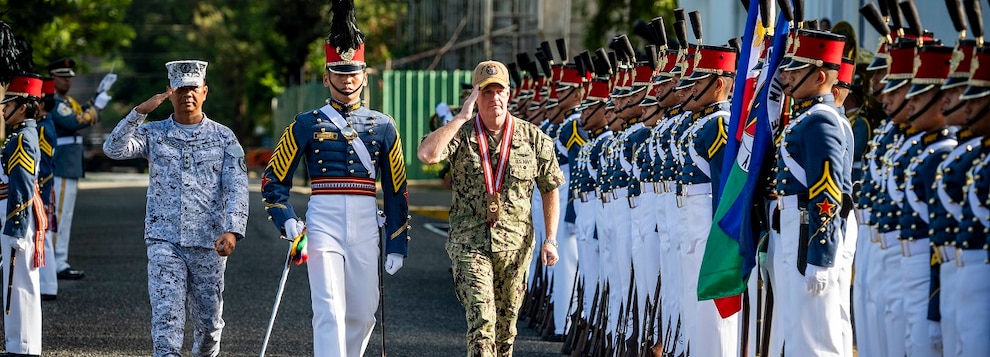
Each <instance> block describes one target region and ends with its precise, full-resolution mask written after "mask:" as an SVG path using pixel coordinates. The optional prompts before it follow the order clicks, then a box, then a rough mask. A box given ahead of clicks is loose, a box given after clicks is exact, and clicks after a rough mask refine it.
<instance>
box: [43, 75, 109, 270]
mask: <svg viewBox="0 0 990 357" xmlns="http://www.w3.org/2000/svg"><path fill="white" fill-rule="evenodd" d="M75 66H76V61H75V60H73V59H71V58H62V59H58V60H55V61H53V62H52V63H49V64H48V65H47V66H45V69H46V70H48V73H49V74H51V75H52V77H54V78H55V101H56V104H55V110H53V111H52V112H51V113H50V116H51V120H52V121H53V122H54V123H55V133H56V134H57V136H58V142H57V146H56V148H55V150H54V154H53V155H54V156H53V157H54V160H55V199H56V201H55V204H56V212H55V214H56V216H57V217H58V222H57V223H58V225H59V226H58V227H57V229H55V230H54V231H53V233H52V242H53V245H54V246H55V261H54V262H53V264H55V269H56V270H57V271H58V278H59V279H82V278H83V277H84V276H85V275H84V273H83V271H82V270H76V269H72V267H71V266H69V261H68V257H69V241H70V238H72V237H71V234H72V217H73V211H74V210H75V207H76V193H77V190H78V187H77V186H78V184H79V178H80V177H83V174H84V173H83V171H84V167H83V146H82V144H83V142H82V135H80V134H79V131H80V130H82V129H85V128H88V127H89V126H91V125H93V124H95V123H96V122H97V121H99V120H100V112H101V111H102V110H103V108H105V107H106V106H107V104H108V103H109V102H110V99H111V97H110V96H109V95H107V93H106V92H107V91H108V90H110V87H111V86H113V83H114V82H115V81H116V80H117V75H115V74H113V73H110V74H107V75H106V76H105V77H104V78H103V80H102V81H100V85H99V88H97V94H96V97H95V98H93V99H92V100H89V101H86V102H85V103H80V102H78V101H76V99H74V98H72V97H70V96H69V95H68V93H69V89H70V88H71V87H72V78H73V77H75V75H76V73H75V72H74V71H73V70H72V69H73V68H75Z"/></svg>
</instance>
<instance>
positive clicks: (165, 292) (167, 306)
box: [145, 239, 227, 357]
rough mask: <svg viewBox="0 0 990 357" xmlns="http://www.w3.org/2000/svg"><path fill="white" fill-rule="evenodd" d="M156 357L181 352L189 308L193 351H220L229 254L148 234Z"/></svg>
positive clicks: (200, 356)
mask: <svg viewBox="0 0 990 357" xmlns="http://www.w3.org/2000/svg"><path fill="white" fill-rule="evenodd" d="M145 242H146V244H147V252H148V297H149V298H150V302H151V339H152V343H153V345H154V349H155V353H154V355H155V357H172V356H179V355H181V353H182V340H183V337H184V336H185V326H186V308H187V307H188V312H189V318H190V320H192V321H191V322H192V325H193V334H192V335H193V345H192V351H191V352H192V355H193V356H196V357H203V356H209V357H216V356H218V355H219V354H220V338H221V336H222V334H223V327H224V321H223V318H222V314H223V289H224V285H223V283H224V280H223V275H224V271H225V270H226V266H227V257H221V256H220V255H218V254H217V252H216V251H215V250H213V249H210V248H199V247H182V246H179V245H176V244H173V243H170V242H166V241H161V240H150V239H149V240H145Z"/></svg>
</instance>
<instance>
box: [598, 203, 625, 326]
mask: <svg viewBox="0 0 990 357" xmlns="http://www.w3.org/2000/svg"><path fill="white" fill-rule="evenodd" d="M612 192H614V193H615V194H616V197H618V199H616V200H614V201H610V202H609V203H606V204H605V209H604V213H605V217H607V218H605V219H604V220H602V221H599V222H605V223H604V224H602V225H601V226H602V227H603V228H604V229H603V230H602V233H603V234H601V235H600V236H599V240H598V246H599V248H600V249H601V252H602V261H601V265H602V267H605V271H606V272H607V274H608V275H607V276H608V281H609V295H608V298H609V299H608V305H609V306H608V321H609V324H608V326H609V328H608V329H607V330H606V331H609V332H614V331H616V328H618V326H619V323H623V324H626V325H627V326H626V331H631V330H630V329H629V327H631V326H629V325H628V323H629V322H631V321H632V318H631V317H632V316H628V314H627V316H625V317H626V320H625V321H619V315H620V314H622V312H621V311H622V310H623V309H628V307H629V306H628V302H627V301H626V297H627V296H628V295H629V287H630V286H632V281H631V279H630V276H629V272H630V271H629V269H630V268H631V267H632V252H631V251H630V250H629V249H630V248H629V243H630V240H632V222H631V221H632V214H631V213H630V211H629V201H627V200H626V198H625V196H626V189H625V188H619V189H613V190H612ZM602 238H605V239H604V240H603V239H602ZM613 336H616V335H615V334H613ZM616 337H617V336H616Z"/></svg>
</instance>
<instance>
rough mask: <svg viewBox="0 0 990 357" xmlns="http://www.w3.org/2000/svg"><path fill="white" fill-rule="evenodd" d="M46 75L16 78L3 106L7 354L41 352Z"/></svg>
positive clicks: (1, 238)
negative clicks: (41, 121) (41, 150)
mask: <svg viewBox="0 0 990 357" xmlns="http://www.w3.org/2000/svg"><path fill="white" fill-rule="evenodd" d="M40 97H41V77H39V76H38V75H36V74H21V75H17V76H15V77H14V78H13V79H12V80H11V82H10V86H9V87H8V88H7V91H6V94H5V95H4V97H3V100H2V101H0V106H2V107H3V119H4V121H5V122H6V124H7V129H8V130H9V131H8V132H9V134H8V136H7V138H6V140H5V141H4V143H3V148H2V149H0V164H2V165H3V173H2V175H0V207H3V208H4V212H5V215H4V217H6V218H5V219H4V221H3V234H2V235H0V242H2V243H3V245H2V247H3V249H2V252H3V254H2V256H3V268H2V269H3V270H2V273H3V286H4V287H5V288H4V289H3V298H4V300H3V301H4V302H5V303H6V304H7V305H6V313H5V314H4V315H3V326H4V342H5V344H4V345H5V347H6V350H7V353H6V354H4V355H5V356H41V291H40V286H39V283H40V282H39V279H38V268H39V267H41V266H44V265H45V264H46V263H48V262H46V261H45V253H44V239H45V233H44V230H45V229H46V228H47V227H46V224H47V222H46V219H45V218H46V217H45V213H44V207H43V203H42V202H41V197H39V194H38V187H37V185H36V184H35V182H36V178H37V176H36V173H37V163H38V160H39V155H38V128H37V124H36V123H35V119H34V118H35V117H36V116H37V115H38V109H39V108H38V107H39V103H38V100H39V99H40Z"/></svg>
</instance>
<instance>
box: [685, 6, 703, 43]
mask: <svg viewBox="0 0 990 357" xmlns="http://www.w3.org/2000/svg"><path fill="white" fill-rule="evenodd" d="M688 16H690V17H691V31H692V32H694V38H695V39H697V40H698V44H699V45H700V44H701V38H702V36H701V35H702V34H704V32H702V31H701V11H697V10H695V11H691V12H690V13H688Z"/></svg>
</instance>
